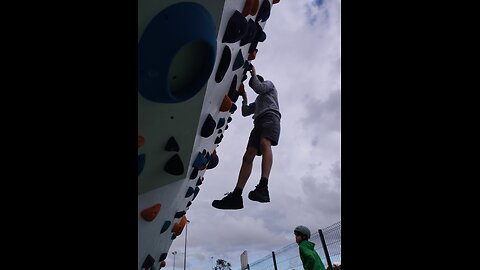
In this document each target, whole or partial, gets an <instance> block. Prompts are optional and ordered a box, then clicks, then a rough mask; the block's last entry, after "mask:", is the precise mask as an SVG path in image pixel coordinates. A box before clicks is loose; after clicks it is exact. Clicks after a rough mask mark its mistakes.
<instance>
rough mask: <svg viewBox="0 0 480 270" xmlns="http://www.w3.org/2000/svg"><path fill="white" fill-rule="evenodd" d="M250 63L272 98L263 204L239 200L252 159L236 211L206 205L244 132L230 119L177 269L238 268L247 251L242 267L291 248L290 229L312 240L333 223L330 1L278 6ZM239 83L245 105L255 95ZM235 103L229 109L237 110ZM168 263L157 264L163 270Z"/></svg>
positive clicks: (255, 173) (336, 58)
mask: <svg viewBox="0 0 480 270" xmlns="http://www.w3.org/2000/svg"><path fill="white" fill-rule="evenodd" d="M264 30H265V33H266V34H267V39H266V40H265V42H263V43H259V44H258V47H257V48H258V50H259V51H258V53H257V57H256V59H255V60H254V61H252V63H253V64H254V65H255V67H256V69H257V73H258V74H261V75H262V76H263V77H264V78H265V79H266V80H271V81H272V82H273V83H274V84H275V86H276V88H277V90H278V95H279V103H280V111H281V113H282V119H281V135H280V141H279V145H278V146H276V147H273V157H274V161H273V168H272V172H271V174H270V178H269V179H270V180H269V190H270V199H271V202H270V203H267V204H260V203H257V202H252V201H250V200H249V199H248V197H247V195H248V192H249V191H250V190H252V189H254V188H255V185H256V184H257V183H258V180H259V179H260V167H261V158H260V157H257V158H256V159H255V161H254V167H253V170H252V174H251V177H250V180H249V182H248V183H247V185H246V187H245V190H244V194H243V195H244V196H243V197H244V209H242V210H230V211H225V210H217V209H215V208H213V207H212V206H211V203H212V201H213V200H215V199H221V198H223V196H224V193H226V192H230V191H232V190H233V188H234V186H235V183H236V180H237V176H238V172H239V169H240V165H241V160H242V156H243V153H244V150H245V147H246V144H247V141H248V136H249V134H250V131H251V129H252V127H253V120H252V118H251V116H249V117H242V115H241V112H240V110H237V111H236V112H235V113H234V114H233V115H232V118H233V121H232V122H231V123H230V124H229V128H228V130H226V131H225V137H224V139H223V140H222V142H221V143H220V145H219V147H218V148H217V153H218V156H219V159H220V162H219V164H218V166H217V167H216V168H215V169H212V170H208V171H206V173H205V175H204V177H205V181H204V182H203V185H202V186H201V188H202V191H201V192H200V193H199V195H198V197H197V198H196V200H195V203H194V204H192V206H191V207H190V210H189V211H188V212H187V216H188V219H189V220H190V221H191V223H190V224H188V227H187V230H188V241H187V244H188V245H187V269H188V270H200V269H202V270H206V269H207V270H208V269H211V268H212V259H211V258H212V257H213V261H215V260H217V259H219V258H222V259H225V260H227V261H228V262H230V263H231V264H232V269H233V270H238V269H239V268H240V254H241V253H242V252H243V251H244V250H247V252H248V260H249V262H250V263H252V262H254V261H256V260H258V259H261V258H263V257H265V256H267V255H269V254H271V252H272V251H274V250H278V249H280V248H282V247H284V246H286V245H289V244H291V243H293V242H294V241H295V239H294V236H293V228H295V226H297V225H300V224H303V225H306V226H307V227H309V228H310V229H311V231H312V232H314V231H316V230H317V229H320V228H324V227H326V226H329V225H331V224H333V223H335V222H338V221H340V209H341V205H340V168H341V164H340V55H341V52H340V0H320V1H319V0H315V1H314V0H281V1H280V3H278V4H275V5H274V6H273V7H272V11H271V15H270V18H269V19H268V21H267V23H266V26H265V29H264ZM247 85H248V84H246V83H245V89H246V91H247V94H248V97H249V101H250V102H252V101H253V100H254V98H255V96H256V95H255V93H254V92H253V90H252V89H250V88H249V87H248V86H247ZM240 104H241V97H240V98H239V100H238V101H237V105H238V106H240ZM185 235H186V231H185V230H184V231H183V233H182V235H181V236H179V237H178V238H177V239H176V240H175V241H173V244H172V246H171V248H170V251H169V252H170V253H171V252H172V251H177V252H178V254H177V255H176V256H175V257H176V260H175V268H176V269H183V255H184V248H185V246H184V244H185V242H184V241H185ZM173 258H174V256H173V255H171V254H169V256H168V257H167V260H166V263H167V267H166V269H171V267H173Z"/></svg>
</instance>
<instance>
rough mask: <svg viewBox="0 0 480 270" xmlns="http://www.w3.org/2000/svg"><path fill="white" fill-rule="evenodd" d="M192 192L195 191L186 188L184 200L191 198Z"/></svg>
mask: <svg viewBox="0 0 480 270" xmlns="http://www.w3.org/2000/svg"><path fill="white" fill-rule="evenodd" d="M194 191H195V190H194V189H193V188H192V187H188V190H187V193H186V194H185V198H188V197H190V196H192V194H193V192H194Z"/></svg>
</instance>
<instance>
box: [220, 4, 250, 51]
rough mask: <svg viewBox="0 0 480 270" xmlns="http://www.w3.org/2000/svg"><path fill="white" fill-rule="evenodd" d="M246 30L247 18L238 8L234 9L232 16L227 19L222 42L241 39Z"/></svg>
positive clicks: (232, 41) (233, 41)
mask: <svg viewBox="0 0 480 270" xmlns="http://www.w3.org/2000/svg"><path fill="white" fill-rule="evenodd" d="M247 30H248V24H247V19H245V17H244V16H243V15H242V13H240V12H239V11H238V10H235V12H234V13H233V15H232V17H230V19H229V20H228V23H227V28H226V29H225V34H224V35H223V39H222V42H225V43H235V42H237V41H239V40H241V39H242V38H243V37H244V36H245V35H246V34H247Z"/></svg>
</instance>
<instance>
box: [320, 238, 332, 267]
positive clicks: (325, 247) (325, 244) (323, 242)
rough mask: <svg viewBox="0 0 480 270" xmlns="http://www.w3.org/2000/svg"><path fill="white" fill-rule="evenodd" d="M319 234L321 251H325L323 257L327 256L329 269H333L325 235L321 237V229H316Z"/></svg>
mask: <svg viewBox="0 0 480 270" xmlns="http://www.w3.org/2000/svg"><path fill="white" fill-rule="evenodd" d="M318 234H319V235H320V240H321V241H322V246H323V251H324V252H325V258H327V263H328V267H330V270H333V266H332V262H331V261H330V255H328V249H327V243H325V237H323V232H322V230H321V229H319V230H318Z"/></svg>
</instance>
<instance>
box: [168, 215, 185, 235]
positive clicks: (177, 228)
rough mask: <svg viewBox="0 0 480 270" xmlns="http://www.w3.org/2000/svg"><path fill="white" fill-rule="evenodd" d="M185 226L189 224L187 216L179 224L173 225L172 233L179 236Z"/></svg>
mask: <svg viewBox="0 0 480 270" xmlns="http://www.w3.org/2000/svg"><path fill="white" fill-rule="evenodd" d="M185 224H187V216H185V215H184V216H183V217H182V219H181V220H180V222H177V223H175V224H174V225H173V228H172V232H173V233H174V234H175V236H179V235H180V234H181V233H182V231H183V228H184V227H185Z"/></svg>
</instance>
